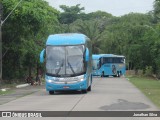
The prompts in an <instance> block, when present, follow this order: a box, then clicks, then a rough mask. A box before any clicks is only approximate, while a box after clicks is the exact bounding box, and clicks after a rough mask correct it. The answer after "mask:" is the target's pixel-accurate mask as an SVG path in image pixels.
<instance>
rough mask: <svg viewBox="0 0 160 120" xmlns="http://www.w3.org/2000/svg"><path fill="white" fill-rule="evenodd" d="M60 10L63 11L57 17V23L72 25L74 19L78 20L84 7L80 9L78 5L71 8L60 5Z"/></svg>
mask: <svg viewBox="0 0 160 120" xmlns="http://www.w3.org/2000/svg"><path fill="white" fill-rule="evenodd" d="M60 8H61V9H62V10H63V11H64V12H62V13H61V14H60V16H59V21H60V23H62V24H70V23H73V22H74V21H75V20H76V19H78V16H79V15H80V14H81V11H82V10H84V7H81V8H80V4H77V5H76V6H71V7H68V6H66V5H60Z"/></svg>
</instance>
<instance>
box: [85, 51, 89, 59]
mask: <svg viewBox="0 0 160 120" xmlns="http://www.w3.org/2000/svg"><path fill="white" fill-rule="evenodd" d="M85 61H86V62H88V61H89V50H88V48H86V55H85Z"/></svg>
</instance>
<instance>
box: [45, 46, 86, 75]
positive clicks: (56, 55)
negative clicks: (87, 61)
mask: <svg viewBox="0 0 160 120" xmlns="http://www.w3.org/2000/svg"><path fill="white" fill-rule="evenodd" d="M83 56H84V45H76V46H47V47H46V73H47V74H50V75H52V76H55V77H61V76H62V77H64V76H76V75H81V74H84V72H85V67H84V66H85V65H84V57H83Z"/></svg>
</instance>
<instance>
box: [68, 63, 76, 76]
mask: <svg viewBox="0 0 160 120" xmlns="http://www.w3.org/2000/svg"><path fill="white" fill-rule="evenodd" d="M68 65H69V67H70V68H71V70H72V72H73V74H75V72H74V70H73V67H72V65H71V64H70V62H69V61H68Z"/></svg>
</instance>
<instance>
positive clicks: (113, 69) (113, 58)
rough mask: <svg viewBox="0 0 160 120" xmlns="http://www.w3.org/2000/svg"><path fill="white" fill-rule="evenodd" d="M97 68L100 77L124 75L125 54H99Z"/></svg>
mask: <svg viewBox="0 0 160 120" xmlns="http://www.w3.org/2000/svg"><path fill="white" fill-rule="evenodd" d="M98 69H99V73H100V75H101V76H102V77H104V76H114V77H120V76H121V75H125V73H126V66H125V56H122V55H114V54H100V57H99V62H98Z"/></svg>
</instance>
